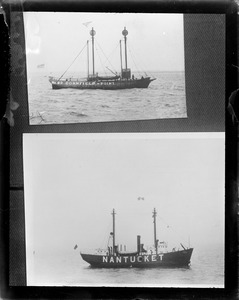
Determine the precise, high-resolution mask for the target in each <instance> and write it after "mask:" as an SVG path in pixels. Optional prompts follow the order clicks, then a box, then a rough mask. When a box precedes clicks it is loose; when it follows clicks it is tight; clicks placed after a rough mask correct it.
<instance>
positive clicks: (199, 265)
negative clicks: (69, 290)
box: [28, 245, 224, 288]
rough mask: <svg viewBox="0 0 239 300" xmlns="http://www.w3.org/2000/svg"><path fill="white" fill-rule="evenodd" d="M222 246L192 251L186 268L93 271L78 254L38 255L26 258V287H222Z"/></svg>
mask: <svg viewBox="0 0 239 300" xmlns="http://www.w3.org/2000/svg"><path fill="white" fill-rule="evenodd" d="M223 249H224V248H223V246H222V245H221V246H219V245H217V246H215V245H214V246H208V245H207V246H205V247H201V249H199V248H195V249H194V252H193V254H192V258H191V266H190V267H189V268H175V269H134V268H130V269H93V268H90V267H89V265H88V264H87V263H86V262H84V261H83V260H82V258H81V256H80V251H79V250H78V249H77V250H73V248H72V249H69V250H67V251H64V252H63V251H61V250H60V249H58V251H55V252H51V250H49V252H45V251H44V252H41V251H39V252H37V251H36V253H35V254H34V255H31V256H28V262H29V263H30V265H31V266H33V267H32V268H30V269H29V270H30V271H29V270H28V285H38V286H146V287H152V286H153V287H220V288H222V287H223V285H224V250H223Z"/></svg>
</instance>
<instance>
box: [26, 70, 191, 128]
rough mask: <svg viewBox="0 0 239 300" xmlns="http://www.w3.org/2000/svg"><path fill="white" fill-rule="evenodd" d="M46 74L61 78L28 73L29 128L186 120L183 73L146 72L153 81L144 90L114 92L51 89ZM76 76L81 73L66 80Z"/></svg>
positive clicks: (39, 73) (41, 73)
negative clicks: (66, 124)
mask: <svg viewBox="0 0 239 300" xmlns="http://www.w3.org/2000/svg"><path fill="white" fill-rule="evenodd" d="M49 75H54V76H56V77H57V76H59V77H60V75H61V74H47V73H46V72H44V71H41V72H35V73H28V84H27V88H28V103H29V119H30V120H29V123H30V124H31V125H38V124H42V125H44V124H64V123H91V122H111V121H130V120H152V119H167V118H186V117H187V105H186V93H185V73H184V72H147V75H148V76H150V77H153V78H156V80H154V81H152V82H151V83H150V85H149V87H148V88H147V89H125V90H114V91H110V90H78V89H60V90H53V89H52V87H51V84H50V82H49ZM76 76H77V77H82V76H83V74H80V75H78V74H72V75H71V76H65V77H76ZM135 77H137V74H135ZM140 77H141V76H140Z"/></svg>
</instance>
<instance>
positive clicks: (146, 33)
mask: <svg viewBox="0 0 239 300" xmlns="http://www.w3.org/2000/svg"><path fill="white" fill-rule="evenodd" d="M89 22H90V23H89ZM24 23H25V37H26V53H27V67H28V72H34V71H37V70H39V69H37V66H38V65H39V64H45V69H44V71H46V72H49V73H50V72H53V73H54V72H64V71H65V70H66V69H67V68H68V67H69V65H70V64H71V62H72V61H73V60H74V58H75V57H76V56H77V54H78V53H79V52H80V50H81V49H82V48H83V47H84V45H85V43H86V41H87V40H89V39H90V35H89V31H90V29H91V28H92V27H94V29H95V30H96V36H95V38H96V42H95V46H96V51H95V61H96V71H100V70H101V68H102V67H103V66H104V67H105V66H108V67H110V68H111V67H112V66H113V67H114V68H115V69H116V70H118V71H120V52H119V47H118V48H117V45H118V44H119V40H120V39H122V38H123V36H122V30H123V29H124V26H126V27H127V30H128V32H129V34H128V46H129V50H128V61H129V67H131V68H132V69H134V70H135V68H136V67H135V65H136V66H137V68H138V69H140V70H144V71H151V70H152V71H153V70H154V71H183V70H184V34H183V15H182V14H133V13H131V14H125V13H124V14H123V13H60V12H57V13H54V12H24ZM101 49H102V50H103V52H104V54H102V51H101ZM104 55H105V56H104ZM106 57H107V58H108V59H109V60H110V62H111V64H112V66H111V65H110V64H109V62H108V61H107V60H106ZM86 58H87V56H86V52H85V54H84V53H82V55H81V56H80V57H79V59H77V60H76V62H75V64H74V65H73V66H72V67H71V69H70V71H72V72H75V71H79V70H80V71H83V72H86V70H87V67H86Z"/></svg>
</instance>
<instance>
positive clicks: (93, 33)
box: [90, 27, 96, 75]
mask: <svg viewBox="0 0 239 300" xmlns="http://www.w3.org/2000/svg"><path fill="white" fill-rule="evenodd" d="M95 34H96V32H95V30H94V28H93V27H92V29H91V31H90V35H91V40H92V64H93V75H95V55H94V36H95Z"/></svg>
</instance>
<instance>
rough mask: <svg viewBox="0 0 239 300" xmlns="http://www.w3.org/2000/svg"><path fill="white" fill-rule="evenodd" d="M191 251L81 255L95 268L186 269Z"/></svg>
mask: <svg viewBox="0 0 239 300" xmlns="http://www.w3.org/2000/svg"><path fill="white" fill-rule="evenodd" d="M192 251H193V249H192V248H190V249H186V250H182V251H175V252H167V253H162V254H150V255H147V254H142V255H140V254H138V255H125V256H124V255H123V256H117V255H114V256H113V255H94V254H83V253H81V256H82V258H83V260H85V261H86V262H87V263H89V264H90V265H91V266H92V267H95V268H131V267H132V268H159V267H186V266H188V265H189V264H190V259H191V255H192Z"/></svg>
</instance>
